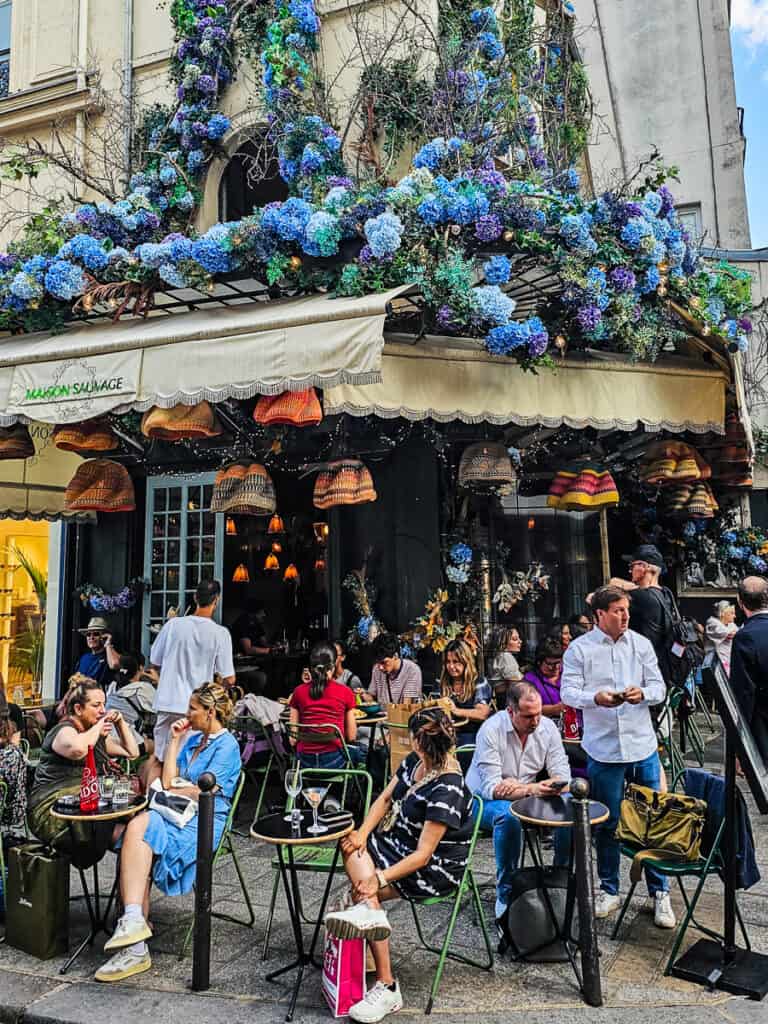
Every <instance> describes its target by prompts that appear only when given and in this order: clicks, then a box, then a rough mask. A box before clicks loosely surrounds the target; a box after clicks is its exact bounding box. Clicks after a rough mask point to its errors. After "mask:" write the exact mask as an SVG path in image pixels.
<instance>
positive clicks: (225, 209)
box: [219, 137, 288, 221]
mask: <svg viewBox="0 0 768 1024" xmlns="http://www.w3.org/2000/svg"><path fill="white" fill-rule="evenodd" d="M287 198H288V186H287V185H286V184H285V182H284V181H283V179H282V178H281V177H280V172H279V170H278V164H277V155H276V154H275V151H274V148H273V147H272V146H271V145H270V144H269V143H268V142H267V140H266V139H265V138H263V137H262V138H260V139H259V138H257V139H252V140H249V141H248V142H244V143H243V144H242V145H241V146H240V148H239V149H238V150H237V152H236V153H235V154H234V156H233V157H232V158H231V159H230V161H229V163H228V164H227V166H226V169H225V171H224V174H223V175H222V178H221V184H220V185H219V219H220V220H223V221H226V220H240V219H241V218H242V217H247V216H248V214H250V213H252V212H253V211H254V210H255V209H260V208H261V207H262V206H266V205H267V203H274V202H279V201H282V200H284V199H287Z"/></svg>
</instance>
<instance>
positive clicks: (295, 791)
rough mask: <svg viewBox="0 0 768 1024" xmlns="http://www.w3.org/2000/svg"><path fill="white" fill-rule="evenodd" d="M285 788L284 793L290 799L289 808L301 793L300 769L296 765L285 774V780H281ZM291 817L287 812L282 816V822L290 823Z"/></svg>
mask: <svg viewBox="0 0 768 1024" xmlns="http://www.w3.org/2000/svg"><path fill="white" fill-rule="evenodd" d="M283 784H284V786H285V792H286V793H287V794H288V796H289V797H290V798H291V807H293V804H294V803H295V801H296V797H297V796H298V795H299V793H300V792H301V768H300V767H299V765H298V764H295V765H292V766H291V767H290V768H289V769H288V771H287V772H286V773H285V779H284V780H283ZM292 820H293V816H292V814H291V812H290V811H289V812H288V813H287V814H284V815H283V821H292Z"/></svg>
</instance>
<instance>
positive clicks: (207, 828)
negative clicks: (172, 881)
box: [192, 772, 216, 992]
mask: <svg viewBox="0 0 768 1024" xmlns="http://www.w3.org/2000/svg"><path fill="white" fill-rule="evenodd" d="M197 785H198V787H199V789H200V798H199V801H198V810H197V873H196V876H195V930H194V938H193V946H192V989H193V991H194V992H205V991H207V990H208V989H209V988H210V987H211V889H212V884H213V810H214V804H215V801H216V795H215V792H214V790H215V788H216V776H215V775H212V774H211V772H203V774H202V775H201V776H200V778H199V779H198V780H197Z"/></svg>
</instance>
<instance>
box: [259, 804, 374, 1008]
mask: <svg viewBox="0 0 768 1024" xmlns="http://www.w3.org/2000/svg"><path fill="white" fill-rule="evenodd" d="M311 824H312V812H311V811H302V812H301V826H300V828H299V829H298V831H294V830H293V827H292V825H291V822H290V821H284V820H283V815H282V814H270V815H268V816H267V817H265V818H259V820H258V821H257V822H254V824H253V825H252V826H251V835H252V836H253V838H254V839H261V840H262V841H263V842H265V843H269V844H270V845H272V846H275V847H276V848H277V860H278V864H279V867H280V878H281V880H282V883H283V890H284V891H285V900H286V903H287V904H288V914H289V916H290V918H291V927H292V928H293V938H294V942H295V944H296V958H295V959H294V960H292V961H291V962H290V963H289V964H286V965H285V966H284V967H279V968H278V969H277V970H276V971H271V972H270V973H269V974H268V975H267V981H275V979H276V978H279V977H280V976H281V975H282V974H286V973H287V972H288V971H292V970H294V969H295V968H298V971H297V974H296V981H295V983H294V986H293V992H292V994H291V1002H290V1006H289V1008H288V1013H287V1014H286V1016H285V1019H286V1020H287V1021H291V1020H293V1014H294V1011H295V1010H296V1001H297V999H298V997H299V989H300V988H301V982H302V978H303V976H304V968H305V967H310V966H313V967H318V968H320V969H322V966H323V965H322V963H321V962H320V961H319V960H316V959H315V947H316V946H317V940H318V938H319V936H320V928H321V927H322V924H323V918H324V917H325V905H326V903H327V902H328V896H329V894H330V891H331V885H332V883H333V876H334V875H335V873H336V866H337V864H338V862H339V841H340V840H341V839H343V838H344V836H348V835H349V833H350V832H351V831H352V830H353V828H354V827H355V826H354V822H353V820H352V815H350V816H349V823H348V824H343V825H338V824H334V825H331V826H329V828H328V831H327V832H321V833H319V834H317V835H315V834H314V833H311V832H308V831H307V829H308V827H309V826H310V825H311ZM320 824H322V821H321V822H320ZM331 843H334V844H335V846H336V848H335V850H334V853H333V860H332V861H331V866H330V869H329V871H328V881H327V882H326V884H325V889H324V891H323V898H322V900H321V901H320V908H319V910H318V914H317V922H316V924H315V929H314V932H313V934H312V941H311V942H310V944H309V948H308V949H307V948H306V947H305V945H304V936H303V934H302V928H301V914H300V910H299V908H300V907H301V894H300V891H299V879H298V874H297V872H296V862H295V860H294V856H293V851H294V850H295V849H297V848H298V847H301V846H321V845H322V846H325V845H330V844H331Z"/></svg>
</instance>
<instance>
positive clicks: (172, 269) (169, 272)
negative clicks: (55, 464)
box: [157, 263, 189, 288]
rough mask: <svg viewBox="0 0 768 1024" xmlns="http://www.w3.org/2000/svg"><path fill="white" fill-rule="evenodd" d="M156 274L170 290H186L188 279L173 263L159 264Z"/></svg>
mask: <svg viewBox="0 0 768 1024" xmlns="http://www.w3.org/2000/svg"><path fill="white" fill-rule="evenodd" d="M157 272H158V274H159V275H160V277H161V278H162V279H163V280H164V281H165V283H166V284H169V285H170V286H171V287H172V288H186V287H187V286H188V285H189V278H188V277H186V275H185V274H183V273H182V272H181V271H180V270H179V268H178V267H177V266H175V265H174V264H173V263H163V264H161V265H160V267H158V271H157Z"/></svg>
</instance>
